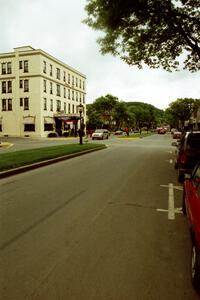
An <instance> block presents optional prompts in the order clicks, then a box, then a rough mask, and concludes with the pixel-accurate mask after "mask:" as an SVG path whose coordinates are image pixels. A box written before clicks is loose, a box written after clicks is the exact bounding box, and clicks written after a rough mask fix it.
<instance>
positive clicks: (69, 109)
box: [68, 103, 71, 114]
mask: <svg viewBox="0 0 200 300" xmlns="http://www.w3.org/2000/svg"><path fill="white" fill-rule="evenodd" d="M70 113H71V105H70V103H68V114H70Z"/></svg>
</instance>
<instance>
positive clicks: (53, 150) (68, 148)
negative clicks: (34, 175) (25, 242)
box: [0, 144, 106, 171]
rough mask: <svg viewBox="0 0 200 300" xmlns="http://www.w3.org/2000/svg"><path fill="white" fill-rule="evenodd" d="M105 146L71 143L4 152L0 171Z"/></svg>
mask: <svg viewBox="0 0 200 300" xmlns="http://www.w3.org/2000/svg"><path fill="white" fill-rule="evenodd" d="M105 147H106V146H105V145H102V144H101V145H100V144H83V145H80V144H70V145H61V146H53V147H44V148H38V149H31V150H22V151H15V152H9V153H2V154H1V155H0V171H5V170H9V169H13V168H17V167H20V166H24V165H28V164H32V163H36V162H40V161H44V160H47V159H52V158H56V157H60V156H64V155H67V154H72V153H77V152H81V151H85V150H90V149H97V148H105Z"/></svg>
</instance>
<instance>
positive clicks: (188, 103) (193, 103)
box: [165, 98, 200, 128]
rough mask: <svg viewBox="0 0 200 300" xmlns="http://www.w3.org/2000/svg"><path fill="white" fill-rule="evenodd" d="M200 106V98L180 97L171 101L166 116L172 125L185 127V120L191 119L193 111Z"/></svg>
mask: <svg viewBox="0 0 200 300" xmlns="http://www.w3.org/2000/svg"><path fill="white" fill-rule="evenodd" d="M199 108H200V100H199V99H193V98H179V99H177V100H176V101H173V102H172V103H170V105H169V107H168V108H167V109H166V111H165V118H166V120H167V121H168V123H169V124H170V125H171V126H172V127H177V128H178V127H180V126H181V127H182V128H183V127H184V122H185V121H188V120H190V118H191V116H192V113H195V112H197V110H198V109H199Z"/></svg>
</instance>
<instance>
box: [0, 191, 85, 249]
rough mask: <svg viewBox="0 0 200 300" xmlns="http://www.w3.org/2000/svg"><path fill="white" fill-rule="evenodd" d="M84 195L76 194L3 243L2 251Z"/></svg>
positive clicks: (0, 247)
mask: <svg viewBox="0 0 200 300" xmlns="http://www.w3.org/2000/svg"><path fill="white" fill-rule="evenodd" d="M82 193H84V191H80V192H79V193H76V194H75V195H73V196H72V197H71V198H69V199H68V200H67V201H65V202H63V203H61V204H60V205H58V206H57V207H55V208H54V209H53V210H51V211H50V212H49V213H47V214H46V215H44V216H43V217H42V218H40V219H39V220H37V221H36V222H34V223H33V224H31V225H30V226H28V227H27V228H25V229H24V230H22V231H21V232H20V233H18V234H17V235H15V236H14V237H12V238H11V239H9V240H8V241H6V242H5V243H3V244H2V245H1V246H0V251H2V250H4V249H5V248H6V247H8V246H10V245H11V244H12V243H14V242H16V241H17V240H18V239H20V238H21V237H22V236H24V235H26V234H27V233H29V232H30V231H31V230H33V229H34V228H36V227H37V226H38V225H40V224H41V223H43V222H44V221H46V220H47V219H49V218H51V217H52V216H53V215H54V214H56V213H57V212H59V211H60V210H62V209H63V208H64V207H65V206H67V205H68V204H69V203H70V202H72V201H73V200H75V199H76V198H78V197H79V196H80V195H81V194H82Z"/></svg>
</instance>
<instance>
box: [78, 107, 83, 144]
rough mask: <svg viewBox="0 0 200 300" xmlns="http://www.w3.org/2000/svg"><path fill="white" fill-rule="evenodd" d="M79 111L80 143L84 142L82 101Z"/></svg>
mask: <svg viewBox="0 0 200 300" xmlns="http://www.w3.org/2000/svg"><path fill="white" fill-rule="evenodd" d="M78 111H79V114H80V129H79V144H80V145H82V144H83V129H82V113H83V105H82V104H81V103H80V104H79V106H78Z"/></svg>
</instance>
